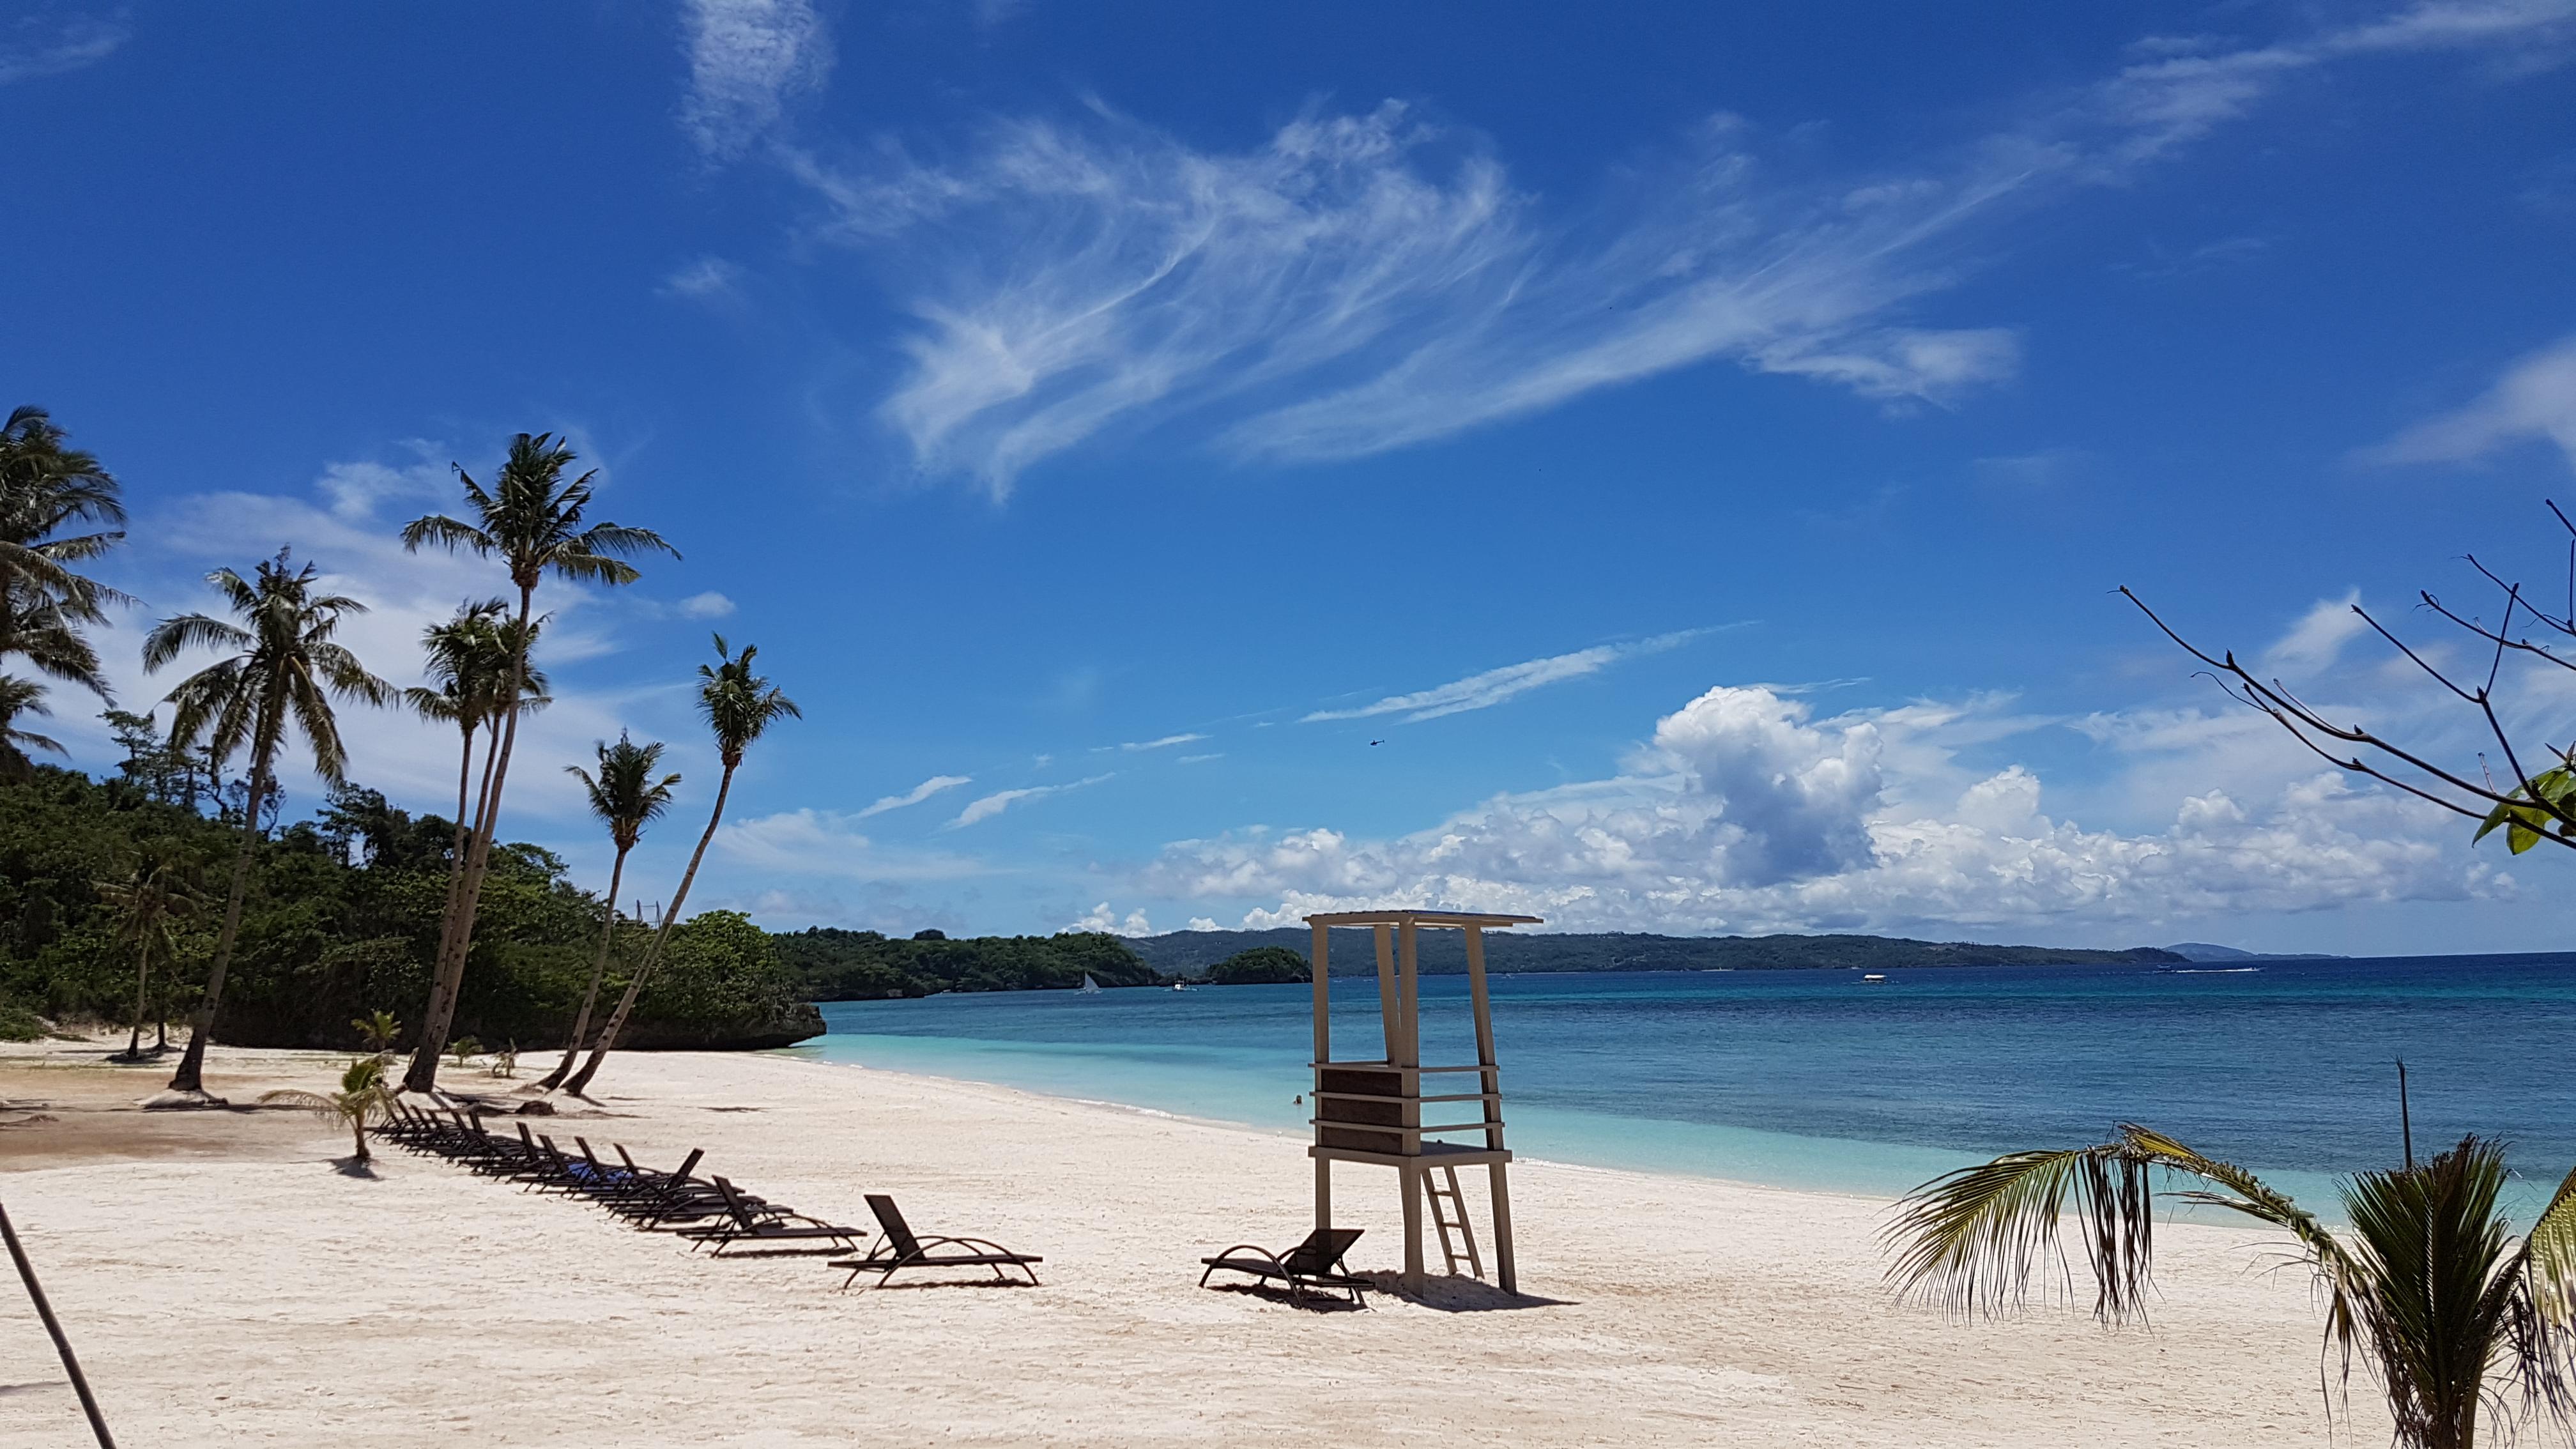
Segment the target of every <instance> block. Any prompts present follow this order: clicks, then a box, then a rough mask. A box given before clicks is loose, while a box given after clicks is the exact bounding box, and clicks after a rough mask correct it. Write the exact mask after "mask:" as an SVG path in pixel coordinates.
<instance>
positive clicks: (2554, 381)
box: [2361, 335, 2576, 466]
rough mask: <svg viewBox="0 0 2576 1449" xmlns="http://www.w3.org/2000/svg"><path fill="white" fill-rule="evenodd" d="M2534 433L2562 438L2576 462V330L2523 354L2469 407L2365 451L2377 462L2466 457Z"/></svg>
mask: <svg viewBox="0 0 2576 1449" xmlns="http://www.w3.org/2000/svg"><path fill="white" fill-rule="evenodd" d="M2531 439H2547V440H2548V441H2550V442H2552V443H2555V444H2557V445H2558V447H2559V450H2560V451H2561V452H2563V453H2565V454H2566V455H2567V461H2568V464H2569V465H2570V466H2576V335H2570V336H2567V337H2562V338H2560V339H2559V340H2558V341H2556V342H2554V343H2552V344H2550V345H2549V346H2547V347H2544V348H2542V349H2540V350H2539V351H2538V352H2534V353H2531V354H2530V355H2528V356H2525V357H2522V358H2520V359H2517V360H2516V361H2515V362H2514V363H2513V364H2512V365H2511V366H2509V367H2507V368H2506V369H2505V371H2504V375H2503V376H2502V377H2499V378H2497V379H2496V382H2495V385H2494V386H2493V387H2490V388H2488V389H2487V390H2486V391H2485V392H2484V393H2483V394H2481V395H2479V397H2478V398H2477V399H2476V400H2474V401H2472V402H2471V403H2469V404H2468V405H2467V406H2466V407H2462V408H2460V409H2458V410H2456V411H2453V412H2448V413H2444V414H2442V415H2441V416H2439V417H2435V418H2428V419H2426V420H2424V421H2423V422H2420V423H2417V424H2416V425H2414V426H2413V427H2411V428H2408V429H2407V430H2406V431H2404V432H2402V433H2399V434H2398V435H2397V436H2396V437H2394V438H2391V439H2389V440H2388V441H2387V442H2385V443H2383V444H2381V445H2380V446H2378V447H2376V448H2371V449H2368V450H2366V451H2365V452H2363V453H2362V455H2361V456H2362V458H2363V459H2364V460H2365V461H2368V462H2377V463H2464V462H2468V461H2470V460H2472V459H2475V458H2482V457H2485V456H2486V455H2487V454H2489V453H2492V452H2494V451H2496V450H2497V449H2498V448H2502V447H2506V446H2508V445H2510V444H2513V443H2519V442H2524V441H2528V440H2531Z"/></svg>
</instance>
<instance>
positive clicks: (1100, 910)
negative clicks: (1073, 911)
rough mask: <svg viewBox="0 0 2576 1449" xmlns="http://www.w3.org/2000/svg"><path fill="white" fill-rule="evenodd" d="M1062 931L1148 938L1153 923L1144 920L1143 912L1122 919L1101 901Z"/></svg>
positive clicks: (1132, 912)
mask: <svg viewBox="0 0 2576 1449" xmlns="http://www.w3.org/2000/svg"><path fill="white" fill-rule="evenodd" d="M1064 929H1065V930H1068V931H1106V932H1108V933H1109V934H1111V935H1115V936H1150V935H1152V934H1154V926H1153V923H1152V922H1150V921H1148V920H1146V919H1145V913H1144V912H1143V911H1141V910H1139V911H1129V912H1128V913H1127V914H1126V916H1125V917H1123V918H1122V917H1120V916H1119V915H1118V914H1116V913H1115V912H1113V911H1111V910H1110V909H1109V903H1108V902H1107V901H1102V902H1101V903H1100V904H1098V905H1096V906H1093V907H1092V908H1091V909H1090V910H1088V911H1086V912H1084V913H1083V914H1082V915H1080V916H1078V917H1076V918H1075V919H1074V920H1072V921H1071V922H1069V923H1067V924H1066V925H1065V927H1064Z"/></svg>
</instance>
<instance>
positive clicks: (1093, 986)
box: [1076, 971, 1100, 996]
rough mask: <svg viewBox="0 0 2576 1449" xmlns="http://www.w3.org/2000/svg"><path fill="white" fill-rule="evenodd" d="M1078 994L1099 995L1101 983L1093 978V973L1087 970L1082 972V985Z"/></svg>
mask: <svg viewBox="0 0 2576 1449" xmlns="http://www.w3.org/2000/svg"><path fill="white" fill-rule="evenodd" d="M1076 994H1077V995H1081V996H1098V995H1099V994H1100V983H1099V982H1097V981H1094V980H1092V979H1091V973H1090V972H1088V971H1085V972H1083V973H1082V986H1081V988H1080V990H1079V991H1078V992H1077V993H1076Z"/></svg>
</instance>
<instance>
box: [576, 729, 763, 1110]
mask: <svg viewBox="0 0 2576 1449" xmlns="http://www.w3.org/2000/svg"><path fill="white" fill-rule="evenodd" d="M739 764H740V761H736V762H734V763H733V764H728V765H726V766H725V771H724V778H723V779H722V780H720V781H718V782H717V783H716V808H715V810H714V811H713V812H712V813H710V814H709V815H708V816H707V830H706V833H705V834H704V835H701V836H699V837H698V848H697V849H695V850H693V851H691V852H689V868H688V869H687V870H685V871H683V872H681V874H680V888H679V889H678V890H677V891H674V892H673V893H672V895H671V904H670V905H668V906H666V907H664V908H663V911H662V923H661V925H660V926H658V927H656V928H655V929H654V931H653V944H652V947H651V948H650V949H648V950H647V951H646V952H645V953H644V964H643V965H641V966H638V967H636V968H635V977H634V979H633V980H631V981H629V982H627V983H626V994H625V995H623V996H621V997H619V998H618V999H617V1010H616V1011H614V1012H612V1013H610V1014H609V1018H608V1025H606V1026H604V1027H601V1028H600V1029H599V1044H598V1045H597V1046H595V1047H593V1048H592V1049H591V1053H590V1060H589V1061H586V1062H584V1063H582V1064H581V1070H580V1071H579V1072H577V1073H575V1074H574V1076H573V1078H572V1080H571V1081H568V1082H566V1083H564V1090H565V1091H567V1092H570V1093H572V1094H573V1095H574V1096H576V1097H578V1096H580V1095H581V1094H582V1090H583V1089H584V1088H586V1087H588V1086H589V1085H590V1079H591V1078H592V1077H594V1076H597V1075H598V1074H599V1064H600V1063H601V1062H604V1061H606V1060H608V1052H609V1049H610V1048H611V1047H614V1046H616V1045H617V1034H618V1033H619V1032H621V1031H624V1030H625V1029H626V1017H627V1014H628V1013H629V1012H632V1011H633V1010H634V1009H635V998H637V997H638V996H641V995H643V994H644V983H645V981H646V980H647V979H648V978H650V977H651V976H652V974H653V968H654V966H655V965H657V964H659V963H660V961H661V959H662V943H663V942H664V941H666V940H668V939H669V938H670V935H671V926H672V924H673V923H674V922H676V921H678V920H679V919H680V907H681V906H682V905H684V904H686V903H687V901H688V899H689V887H690V885H691V884H692V883H694V882H695V881H696V880H697V878H698V862H699V861H702V860H704V859H706V858H707V844H708V842H710V841H712V840H714V839H715V838H716V826H717V825H718V824H720V823H721V822H722V821H723V820H724V810H725V796H726V795H727V794H729V793H731V792H732V790H733V772H734V770H735V769H736V768H737V767H738V766H739Z"/></svg>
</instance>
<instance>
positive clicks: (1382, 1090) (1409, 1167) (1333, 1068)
mask: <svg viewBox="0 0 2576 1449" xmlns="http://www.w3.org/2000/svg"><path fill="white" fill-rule="evenodd" d="M1306 924H1307V925H1309V926H1311V927H1313V928H1314V931H1315V949H1314V967H1315V1060H1314V1063H1313V1065H1314V1069H1315V1091H1314V1097H1313V1100H1314V1103H1315V1115H1314V1117H1313V1119H1312V1121H1313V1124H1314V1128H1315V1145H1314V1146H1312V1147H1309V1148H1307V1149H1306V1155H1307V1156H1309V1157H1311V1158H1313V1159H1314V1160H1315V1227H1316V1228H1317V1229H1318V1230H1319V1231H1320V1230H1322V1229H1325V1228H1330V1227H1331V1226H1332V1225H1333V1164H1334V1163H1336V1162H1364V1163H1369V1164H1372V1165H1374V1166H1378V1167H1392V1168H1394V1169H1395V1171H1396V1177H1397V1184H1398V1191H1399V1192H1400V1193H1401V1194H1402V1196H1403V1202H1404V1288H1405V1291H1406V1292H1408V1293H1419V1292H1421V1291H1422V1283H1423V1278H1422V1209H1423V1205H1424V1201H1425V1199H1426V1198H1427V1199H1428V1200H1429V1202H1430V1206H1431V1212H1432V1221H1433V1223H1434V1225H1435V1226H1437V1227H1438V1229H1439V1231H1440V1245H1441V1249H1442V1252H1443V1255H1444V1256H1445V1257H1446V1258H1447V1259H1448V1262H1449V1267H1450V1271H1452V1272H1455V1271H1456V1270H1457V1265H1458V1262H1459V1260H1460V1259H1461V1258H1464V1259H1465V1260H1466V1261H1467V1263H1468V1265H1469V1267H1470V1268H1471V1269H1474V1270H1481V1268H1482V1266H1483V1265H1482V1263H1481V1262H1480V1261H1479V1259H1478V1256H1477V1253H1476V1246H1475V1236H1474V1230H1473V1229H1472V1228H1470V1227H1469V1226H1468V1224H1467V1203H1466V1198H1465V1197H1464V1196H1463V1195H1462V1194H1460V1193H1459V1191H1458V1169H1459V1168H1461V1167H1475V1166H1478V1165H1482V1166H1483V1167H1484V1168H1485V1171H1486V1174H1487V1175H1486V1182H1487V1185H1488V1192H1489V1196H1490V1199H1491V1201H1492V1203H1493V1209H1494V1235H1493V1244H1494V1276H1495V1280H1496V1282H1497V1283H1498V1284H1499V1286H1500V1287H1501V1288H1502V1290H1503V1291H1504V1292H1506V1293H1517V1292H1519V1291H1520V1289H1519V1283H1518V1280H1517V1275H1516V1274H1515V1273H1514V1271H1513V1267H1512V1200H1511V1192H1510V1189H1509V1188H1508V1186H1507V1185H1506V1184H1505V1183H1504V1181H1503V1171H1504V1167H1505V1165H1506V1164H1508V1163H1509V1162H1510V1161H1511V1160H1512V1154H1511V1152H1510V1150H1509V1149H1508V1148H1506V1147H1504V1146H1503V1085H1502V1073H1501V1070H1500V1069H1499V1068H1497V1067H1496V1066H1495V1064H1494V1014H1493V1007H1492V1004H1491V1003H1490V1002H1489V1001H1488V1000H1487V998H1486V995H1485V934H1484V933H1485V929H1486V928H1487V927H1489V926H1492V927H1508V926H1519V925H1537V924H1539V918H1538V917H1536V916H1497V915H1481V914H1477V913H1473V912H1468V911H1340V912H1334V913H1331V914H1326V915H1314V916H1308V917H1307V918H1306ZM1336 926H1365V927H1367V928H1369V929H1370V931H1371V932H1372V933H1373V934H1374V935H1375V936H1376V938H1377V1000H1378V1016H1379V1020H1380V1024H1381V1025H1382V1026H1383V1028H1384V1031H1385V1036H1386V1055H1385V1056H1383V1057H1380V1058H1376V1059H1372V1060H1366V1061H1358V1060H1354V1061H1335V1060H1334V1059H1333V1015H1332V971H1331V967H1330V965H1329V959H1328V958H1329V955H1330V952H1331V948H1332V941H1331V938H1332V931H1333V928H1334V927H1336ZM1425 927H1431V928H1435V929H1454V930H1460V931H1464V932H1466V934H1467V994H1468V998H1469V1001H1470V1003H1471V1005H1472V1006H1473V1008H1474V1011H1475V1018H1476V1061H1475V1064H1474V1065H1472V1066H1426V1065H1424V1063H1423V1061H1422V974H1421V970H1420V955H1419V952H1418V949H1417V947H1418V944H1419V941H1418V938H1419V936H1420V933H1421V931H1422V930H1423V928H1425ZM1471 1072H1472V1073H1474V1074H1475V1075H1474V1077H1473V1079H1472V1086H1473V1088H1474V1090H1472V1091H1457V1090H1452V1088H1453V1087H1456V1086H1459V1085H1467V1084H1464V1083H1461V1082H1460V1081H1459V1079H1460V1077H1462V1076H1464V1075H1465V1074H1467V1073H1471ZM1425 1078H1429V1079H1430V1081H1429V1082H1428V1083H1427V1084H1426V1082H1425V1080H1424V1079H1425ZM1426 1085H1427V1086H1428V1088H1429V1090H1425V1088H1426ZM1470 1103H1472V1104H1474V1105H1475V1107H1476V1109H1477V1110H1476V1111H1474V1112H1472V1113H1468V1114H1466V1115H1470V1116H1472V1117H1473V1118H1474V1119H1475V1120H1473V1121H1441V1120H1434V1121H1430V1122H1425V1121H1424V1120H1423V1109H1424V1108H1425V1107H1426V1106H1428V1107H1431V1108H1433V1109H1434V1117H1435V1119H1437V1118H1442V1117H1451V1116H1457V1115H1460V1113H1461V1109H1462V1108H1463V1107H1464V1106H1465V1105H1466V1104H1470ZM1462 1133H1473V1134H1477V1136H1476V1138H1475V1140H1473V1141H1471V1142H1449V1141H1442V1140H1440V1139H1442V1138H1444V1137H1449V1136H1454V1135H1457V1134H1462ZM1434 1173H1437V1174H1439V1178H1438V1179H1437V1180H1434V1178H1433V1176H1432V1175H1433V1174H1434ZM1453 1213H1454V1214H1455V1216H1454V1217H1453V1216H1452V1214H1453ZM1453 1229H1454V1230H1455V1231H1456V1232H1458V1233H1459V1234H1460V1235H1461V1236H1462V1237H1464V1239H1465V1243H1466V1246H1465V1249H1464V1251H1463V1252H1462V1251H1460V1249H1459V1248H1458V1246H1457V1245H1456V1243H1455V1242H1454V1241H1453V1240H1452V1239H1451V1237H1450V1233H1451V1231H1452V1230H1453ZM1479 1276H1481V1274H1479Z"/></svg>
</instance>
